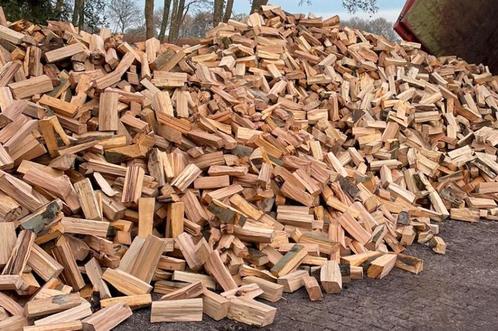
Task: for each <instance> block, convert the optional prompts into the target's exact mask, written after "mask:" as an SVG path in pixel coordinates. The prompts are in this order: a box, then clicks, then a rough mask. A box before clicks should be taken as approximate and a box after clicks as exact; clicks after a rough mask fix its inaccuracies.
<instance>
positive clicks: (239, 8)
mask: <svg viewBox="0 0 498 331" xmlns="http://www.w3.org/2000/svg"><path fill="white" fill-rule="evenodd" d="M137 2H140V3H141V6H143V2H144V0H137ZM311 2H312V4H311V5H310V6H308V5H306V4H304V5H302V6H299V0H270V3H271V4H274V5H278V6H281V7H282V8H284V9H285V10H286V11H288V12H291V13H305V14H308V13H313V14H315V15H317V16H322V17H328V16H333V15H337V14H338V15H340V16H341V18H343V19H347V18H349V17H351V16H359V17H363V18H369V17H371V18H377V17H384V18H385V19H387V20H389V21H391V22H394V21H396V19H397V18H398V15H399V13H400V12H401V9H402V8H403V5H404V3H405V2H406V0H378V1H377V5H378V7H379V11H378V12H377V13H376V14H374V15H373V16H370V15H369V14H367V13H364V12H358V13H356V14H349V13H347V12H346V11H345V10H344V8H343V7H342V1H341V0H312V1H311ZM162 6H163V1H162V0H155V7H156V8H162ZM250 8H251V5H250V0H235V4H234V9H233V11H234V13H236V14H238V13H249V10H250Z"/></svg>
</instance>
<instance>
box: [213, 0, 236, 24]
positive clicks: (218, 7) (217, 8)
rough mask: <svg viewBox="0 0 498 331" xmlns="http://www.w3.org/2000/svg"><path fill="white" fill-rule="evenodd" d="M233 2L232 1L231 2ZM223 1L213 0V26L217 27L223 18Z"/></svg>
mask: <svg viewBox="0 0 498 331" xmlns="http://www.w3.org/2000/svg"><path fill="white" fill-rule="evenodd" d="M232 2H233V1H232ZM224 4H225V0H214V9H213V26H214V27H217V26H218V24H220V22H221V19H222V17H223V5H224Z"/></svg>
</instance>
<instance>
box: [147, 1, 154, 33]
mask: <svg viewBox="0 0 498 331" xmlns="http://www.w3.org/2000/svg"><path fill="white" fill-rule="evenodd" d="M145 37H146V38H147V39H149V38H152V37H154V0H145Z"/></svg>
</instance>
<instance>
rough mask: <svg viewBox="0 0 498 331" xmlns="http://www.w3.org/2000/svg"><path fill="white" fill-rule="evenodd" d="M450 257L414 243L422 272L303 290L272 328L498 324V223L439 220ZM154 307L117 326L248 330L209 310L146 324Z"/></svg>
mask: <svg viewBox="0 0 498 331" xmlns="http://www.w3.org/2000/svg"><path fill="white" fill-rule="evenodd" d="M441 233H442V237H443V238H444V239H445V240H446V242H447V244H448V248H447V253H446V255H445V256H441V255H436V254H434V253H432V251H431V250H430V249H428V248H427V247H423V246H420V245H415V246H413V247H410V248H409V250H408V253H409V254H413V255H415V256H417V257H420V258H422V259H424V263H425V264H424V271H423V272H422V273H421V274H420V275H412V274H410V273H407V272H403V271H400V270H393V272H391V274H390V275H388V276H387V278H385V279H382V280H369V279H366V280H360V281H355V282H353V283H350V284H347V285H346V287H345V288H344V289H343V291H342V294H341V295H327V296H326V297H325V299H324V300H323V301H322V302H315V303H312V302H310V301H309V300H308V298H307V295H306V292H305V290H303V289H301V290H300V291H298V292H296V293H293V294H290V295H286V296H285V298H284V299H282V300H280V302H278V303H277V304H276V305H275V306H276V307H277V308H278V310H277V316H276V318H275V321H274V323H273V324H272V325H271V326H269V327H267V328H266V329H268V330H286V331H290V330H292V331H297V330H344V329H354V330H367V329H368V330H392V329H412V330H428V329H437V330H476V329H478V330H498V296H497V293H498V223H479V224H467V223H460V222H455V221H448V222H446V223H445V224H444V225H442V226H441ZM149 319H150V314H149V309H143V310H140V311H136V312H135V314H134V315H133V316H132V317H131V318H129V319H128V320H127V321H126V322H124V323H123V324H121V325H120V326H119V327H118V328H117V330H249V329H251V328H250V327H247V326H245V325H242V324H240V323H236V322H232V321H229V320H224V321H221V322H216V321H213V320H212V319H210V318H209V317H207V316H206V315H204V321H202V322H195V323H155V324H151V323H150V322H149Z"/></svg>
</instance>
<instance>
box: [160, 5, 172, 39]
mask: <svg viewBox="0 0 498 331" xmlns="http://www.w3.org/2000/svg"><path fill="white" fill-rule="evenodd" d="M170 8H171V0H164V8H163V20H162V22H161V31H160V32H159V39H160V40H161V41H164V36H165V35H166V28H167V27H168V22H169V12H170Z"/></svg>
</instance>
